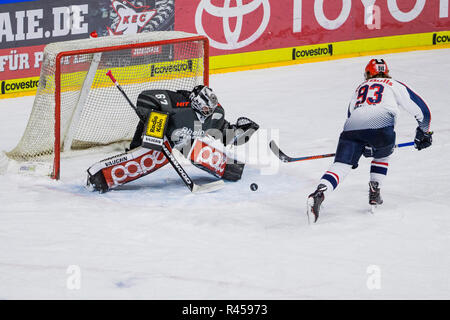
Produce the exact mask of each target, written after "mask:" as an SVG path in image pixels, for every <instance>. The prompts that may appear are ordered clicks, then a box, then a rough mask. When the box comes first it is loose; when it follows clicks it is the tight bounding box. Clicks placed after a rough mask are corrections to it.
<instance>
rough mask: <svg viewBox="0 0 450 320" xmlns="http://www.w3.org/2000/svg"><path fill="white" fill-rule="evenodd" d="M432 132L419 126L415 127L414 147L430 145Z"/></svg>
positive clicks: (423, 147)
mask: <svg viewBox="0 0 450 320" xmlns="http://www.w3.org/2000/svg"><path fill="white" fill-rule="evenodd" d="M432 134H433V132H432V131H428V132H424V131H423V130H422V129H421V128H420V127H417V129H416V138H415V139H414V148H416V149H417V150H422V149H425V148H428V147H429V146H431V143H432V142H433V138H432Z"/></svg>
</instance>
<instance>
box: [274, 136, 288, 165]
mask: <svg viewBox="0 0 450 320" xmlns="http://www.w3.org/2000/svg"><path fill="white" fill-rule="evenodd" d="M269 147H270V150H272V152H273V153H274V154H275V155H276V156H277V157H278V159H280V160H281V161H282V162H289V161H290V157H288V156H287V155H286V154H284V153H283V152H282V151H281V150H280V148H278V146H277V144H276V142H275V141H274V140H271V141H270V142H269Z"/></svg>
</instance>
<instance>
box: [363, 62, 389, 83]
mask: <svg viewBox="0 0 450 320" xmlns="http://www.w3.org/2000/svg"><path fill="white" fill-rule="evenodd" d="M364 76H365V78H366V80H368V79H371V78H375V77H377V76H380V77H383V78H390V76H389V68H388V66H387V64H386V62H384V60H383V59H380V60H378V59H372V60H370V61H369V63H368V64H367V66H366V69H365V72H364Z"/></svg>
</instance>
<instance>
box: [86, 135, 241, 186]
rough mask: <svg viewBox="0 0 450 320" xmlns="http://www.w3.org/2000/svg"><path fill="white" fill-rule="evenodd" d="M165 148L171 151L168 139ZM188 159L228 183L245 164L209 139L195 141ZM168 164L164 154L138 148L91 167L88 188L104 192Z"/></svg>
mask: <svg viewBox="0 0 450 320" xmlns="http://www.w3.org/2000/svg"><path fill="white" fill-rule="evenodd" d="M165 145H166V146H169V150H170V151H172V148H170V145H169V144H168V143H167V140H166V139H165ZM188 159H189V160H190V161H191V162H192V163H193V164H194V166H196V167H197V168H200V169H202V170H204V171H206V172H208V173H210V174H212V175H214V176H215V177H217V178H221V179H224V180H229V181H237V180H239V179H240V178H241V176H242V172H243V170H244V163H241V162H239V161H237V160H235V159H233V158H232V157H230V156H228V155H227V153H226V152H225V150H223V149H221V148H220V146H217V145H214V142H213V141H208V139H196V140H195V141H194V143H193V145H192V147H191V149H190V151H189V154H188ZM167 163H169V161H168V160H167V158H166V157H165V156H164V154H163V153H162V152H160V151H157V150H152V149H147V148H144V147H137V148H135V149H133V150H130V151H128V152H125V153H122V154H119V155H117V156H114V157H110V158H107V159H104V160H101V161H99V162H97V163H96V164H94V165H93V166H91V167H90V168H89V169H88V170H87V173H88V178H87V187H88V189H90V190H91V191H99V192H100V193H104V192H107V191H109V190H111V189H114V188H117V187H118V186H121V185H124V184H126V183H128V182H131V181H134V180H136V179H139V178H141V177H143V176H146V175H148V174H150V173H152V172H154V171H156V170H158V169H159V168H162V167H163V166H165V165H166V164H167Z"/></svg>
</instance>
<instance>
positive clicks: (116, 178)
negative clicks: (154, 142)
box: [87, 147, 169, 193]
mask: <svg viewBox="0 0 450 320" xmlns="http://www.w3.org/2000/svg"><path fill="white" fill-rule="evenodd" d="M168 162H169V161H168V160H167V159H166V157H165V156H164V155H163V154H162V152H159V151H155V150H150V149H145V148H142V147H138V148H136V149H133V150H132V151H128V152H126V153H122V154H119V155H117V156H114V157H111V158H107V159H104V160H102V161H99V162H97V163H96V164H94V165H93V166H91V167H90V168H89V169H88V170H87V173H88V181H87V186H88V188H89V189H92V190H95V191H100V192H101V193H104V192H107V191H109V190H111V189H114V188H116V187H118V186H120V185H123V184H125V183H128V182H130V181H134V180H136V179H139V178H141V177H143V176H146V175H148V174H149V173H152V172H153V171H156V170H158V169H159V168H161V167H163V166H165V165H166V164H167V163H168Z"/></svg>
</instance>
